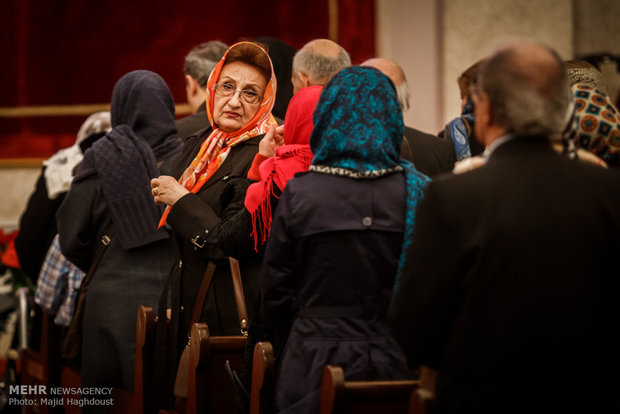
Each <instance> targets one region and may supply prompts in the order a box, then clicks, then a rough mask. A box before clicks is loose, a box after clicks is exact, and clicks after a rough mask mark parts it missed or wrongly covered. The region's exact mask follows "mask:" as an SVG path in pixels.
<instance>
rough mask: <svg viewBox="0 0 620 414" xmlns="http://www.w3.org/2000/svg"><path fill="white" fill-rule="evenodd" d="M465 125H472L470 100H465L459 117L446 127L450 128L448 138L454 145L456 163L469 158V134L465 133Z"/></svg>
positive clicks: (472, 110) (472, 107)
mask: <svg viewBox="0 0 620 414" xmlns="http://www.w3.org/2000/svg"><path fill="white" fill-rule="evenodd" d="M466 123H468V124H469V125H473V124H474V104H473V102H472V101H471V98H467V102H466V103H465V106H464V107H463V113H462V114H461V117H460V118H456V119H454V120H453V121H451V122H450V123H449V124H448V127H449V128H450V137H451V138H452V142H453V143H454V151H455V152H456V159H457V161H461V160H464V159H465V158H470V157H471V148H470V147H469V134H468V133H467V125H466Z"/></svg>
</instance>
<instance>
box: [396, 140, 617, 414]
mask: <svg viewBox="0 0 620 414" xmlns="http://www.w3.org/2000/svg"><path fill="white" fill-rule="evenodd" d="M618 252H620V176H618V175H617V173H615V172H611V171H608V170H605V169H603V168H600V167H596V166H592V165H586V164H585V163H579V162H576V161H572V160H569V159H567V158H564V157H562V156H560V155H558V154H556V153H554V152H553V150H552V149H551V148H550V146H549V145H548V143H547V142H546V141H545V140H544V139H539V138H515V139H514V140H512V141H509V142H506V143H504V144H503V145H501V146H499V147H498V148H497V149H496V150H495V151H494V152H493V154H492V155H491V157H490V159H489V161H488V162H487V164H486V165H485V166H483V167H481V168H479V169H477V170H474V171H472V172H469V173H466V174H463V175H458V176H448V177H444V178H440V179H439V180H436V181H434V182H432V183H431V184H429V186H428V188H427V191H426V193H425V197H424V199H423V200H422V203H421V204H420V208H419V210H418V213H417V216H416V228H415V236H414V239H413V242H412V244H411V247H410V249H409V251H408V260H407V262H406V265H405V269H404V273H403V277H402V279H401V281H400V289H399V290H398V291H397V293H396V296H395V300H394V302H393V304H392V312H391V318H392V323H393V328H394V332H395V335H396V336H397V338H398V339H399V341H400V342H401V345H402V346H403V349H404V350H405V351H406V353H407V355H408V358H409V362H410V364H411V366H412V367H413V366H418V365H421V364H425V365H428V366H430V367H433V368H435V369H438V370H439V377H438V382H437V388H438V391H437V412H439V413H443V412H477V413H479V412H495V413H500V412H501V413H507V412H510V413H512V412H519V413H523V412H528V413H531V412H620V411H619V410H618V408H619V403H618V399H617V398H616V397H617V392H618V389H619V386H620V381H619V378H620V376H619V375H618V373H619V372H620V363H619V359H620V357H619V356H620V353H619V352H618V350H619V349H620V341H619V336H620V334H619V330H620V324H619V323H618V320H619V318H618V317H619V315H620V306H619V305H620V300H619V299H618V296H619V294H620V270H619V267H618V263H617V257H618ZM578 378H579V379H580V380H579V381H578V382H579V384H578V385H576V384H575V380H576V379H578Z"/></svg>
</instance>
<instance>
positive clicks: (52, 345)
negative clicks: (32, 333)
mask: <svg viewBox="0 0 620 414" xmlns="http://www.w3.org/2000/svg"><path fill="white" fill-rule="evenodd" d="M22 307H23V306H22ZM35 312H39V313H40V316H41V333H40V343H39V344H40V346H39V349H38V350H37V349H32V348H24V349H22V350H21V355H20V360H21V363H20V365H21V384H22V385H44V386H45V387H47V388H49V387H58V384H59V377H60V362H61V361H60V347H59V328H58V327H57V326H56V325H54V317H53V316H50V315H48V314H47V313H45V312H43V311H42V310H41V308H40V307H39V306H38V305H37V306H36V308H35ZM20 313H21V315H20V316H21V317H24V318H25V317H26V315H27V314H28V309H20ZM44 397H45V396H44ZM36 398H37V399H38V398H39V397H38V396H37V397H36ZM35 410H36V411H37V412H39V413H42V414H46V413H49V412H50V407H48V406H46V405H41V406H28V405H25V406H24V413H31V412H34V411H35Z"/></svg>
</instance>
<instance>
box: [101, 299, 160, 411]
mask: <svg viewBox="0 0 620 414" xmlns="http://www.w3.org/2000/svg"><path fill="white" fill-rule="evenodd" d="M155 324H156V322H155V313H154V312H153V308H151V307H146V306H140V307H139V308H138V315H137V318H136V356H135V362H134V370H133V393H129V392H128V391H126V390H123V389H120V388H115V389H114V390H113V391H112V398H113V399H114V406H113V407H111V409H110V411H111V412H112V413H127V414H130V413H152V412H154V411H155V409H156V402H155V390H154V389H153V360H154V358H155Z"/></svg>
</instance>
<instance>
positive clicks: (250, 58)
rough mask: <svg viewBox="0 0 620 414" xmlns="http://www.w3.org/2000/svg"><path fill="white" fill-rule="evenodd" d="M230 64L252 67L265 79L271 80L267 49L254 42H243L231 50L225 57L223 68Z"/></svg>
mask: <svg viewBox="0 0 620 414" xmlns="http://www.w3.org/2000/svg"><path fill="white" fill-rule="evenodd" d="M232 62H243V63H247V64H248V65H251V66H254V67H255V68H256V69H258V71H259V72H260V73H261V74H262V75H263V76H264V77H265V79H267V82H269V80H270V79H271V59H269V55H268V54H267V48H266V47H264V46H263V45H260V44H258V43H256V42H243V43H240V44H238V45H236V46H235V47H233V48H231V49H230V50H229V51H228V55H226V62H225V63H224V66H226V65H228V64H229V63H232Z"/></svg>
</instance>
